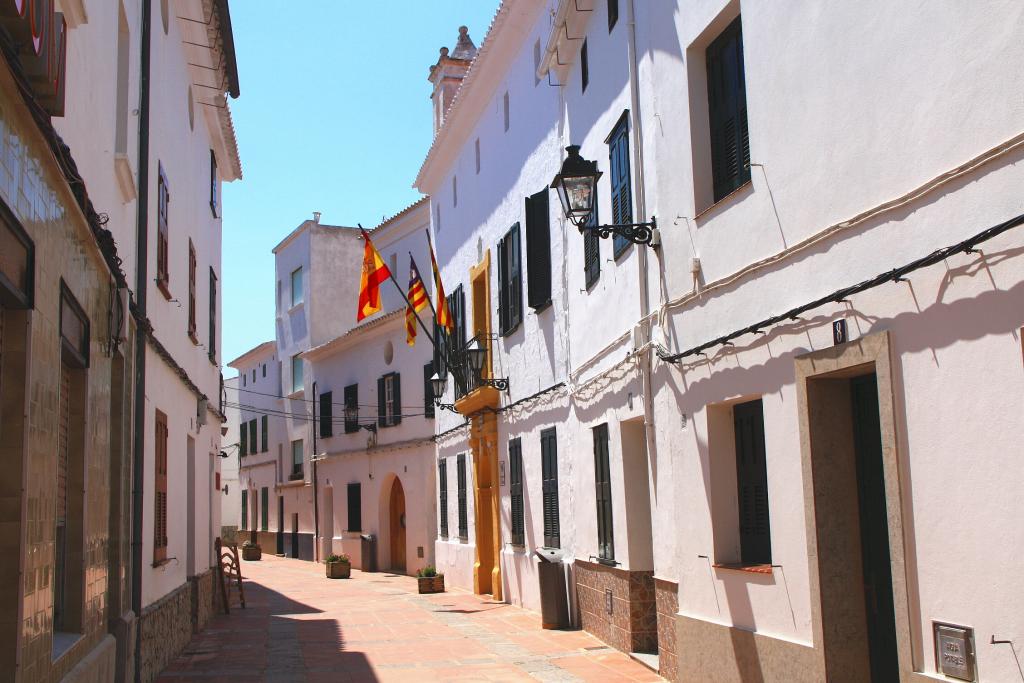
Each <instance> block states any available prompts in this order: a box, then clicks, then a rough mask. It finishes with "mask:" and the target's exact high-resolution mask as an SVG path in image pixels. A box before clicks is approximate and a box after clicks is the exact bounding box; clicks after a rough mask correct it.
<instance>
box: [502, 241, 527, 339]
mask: <svg viewBox="0 0 1024 683" xmlns="http://www.w3.org/2000/svg"><path fill="white" fill-rule="evenodd" d="M498 291H499V298H498V320H499V324H500V326H501V329H500V330H499V331H500V332H501V334H502V336H507V335H509V334H511V333H512V332H513V331H515V329H516V328H517V327H519V323H520V322H522V319H523V273H522V264H521V263H520V260H519V224H518V223H516V224H515V225H513V226H512V228H511V229H510V230H509V231H508V232H507V233H506V234H505V236H504V237H503V238H501V240H499V241H498Z"/></svg>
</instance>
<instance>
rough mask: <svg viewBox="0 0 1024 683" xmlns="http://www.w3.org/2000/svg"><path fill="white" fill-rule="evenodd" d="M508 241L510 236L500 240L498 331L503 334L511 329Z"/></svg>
mask: <svg viewBox="0 0 1024 683" xmlns="http://www.w3.org/2000/svg"><path fill="white" fill-rule="evenodd" d="M507 239H508V235H506V236H505V237H502V238H501V239H500V240H498V331H499V332H501V333H502V334H505V331H506V330H507V329H509V322H508V321H509V313H508V312H509V309H508V290H509V284H508V253H507V252H508V249H507V247H506V246H505V240H507Z"/></svg>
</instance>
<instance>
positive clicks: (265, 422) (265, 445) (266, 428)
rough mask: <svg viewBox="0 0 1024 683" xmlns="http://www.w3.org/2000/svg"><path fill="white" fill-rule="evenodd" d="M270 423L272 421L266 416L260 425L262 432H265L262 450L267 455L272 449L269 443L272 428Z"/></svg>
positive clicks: (262, 418) (261, 419)
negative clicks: (269, 449)
mask: <svg viewBox="0 0 1024 683" xmlns="http://www.w3.org/2000/svg"><path fill="white" fill-rule="evenodd" d="M269 422H270V419H269V418H268V417H267V416H266V415H264V416H263V417H261V418H260V423H261V424H260V426H261V427H262V430H261V431H262V432H263V448H262V449H261V450H262V452H263V453H266V452H267V449H268V448H270V444H269V443H268V442H269V441H270V438H269V436H270V428H269V427H270V425H269Z"/></svg>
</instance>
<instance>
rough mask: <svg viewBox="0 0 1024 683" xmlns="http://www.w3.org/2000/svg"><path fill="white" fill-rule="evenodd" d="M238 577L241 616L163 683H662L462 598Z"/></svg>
mask: <svg viewBox="0 0 1024 683" xmlns="http://www.w3.org/2000/svg"><path fill="white" fill-rule="evenodd" d="M242 572H243V574H245V576H246V581H245V594H246V599H247V604H248V608H247V609H244V610H242V609H233V610H232V612H231V614H230V615H221V616H218V617H216V618H215V619H213V620H212V621H211V622H210V625H209V626H208V627H207V629H206V630H205V631H203V632H202V633H200V634H199V635H198V636H196V637H195V638H194V639H193V640H192V642H191V643H190V644H189V646H188V647H187V648H186V649H185V651H184V652H183V653H182V655H181V656H180V657H178V658H177V659H176V660H174V661H173V662H172V663H171V665H170V666H169V667H168V668H167V670H166V671H164V673H163V674H162V676H161V677H160V678H159V679H158V680H159V681H160V682H161V683H185V682H187V681H203V682H210V681H239V682H241V681H246V682H247V683H254V682H257V681H266V682H267V683H292V682H296V683H297V682H300V681H310V682H321V681H322V682H325V683H326V682H328V681H330V682H332V683H338V682H347V681H407V682H408V681H445V680H459V681H529V680H539V681H661V680H662V679H661V678H660V677H659V676H657V675H656V674H654V673H652V672H651V671H650V670H649V669H647V668H645V667H644V666H643V665H641V664H639V663H638V662H635V661H633V660H632V659H630V658H629V657H628V656H627V655H625V654H622V653H621V652H617V651H615V650H613V649H611V648H610V647H608V646H606V645H605V644H604V643H602V642H601V641H599V640H597V639H596V638H594V637H593V636H591V635H589V634H588V633H586V632H584V631H544V630H542V629H541V628H540V616H539V615H537V614H534V613H532V612H527V611H525V610H522V609H519V608H517V607H513V606H510V605H505V604H497V603H493V602H491V601H490V600H488V599H486V598H483V599H481V598H480V597H477V596H475V595H472V594H469V593H466V592H463V591H451V592H448V593H443V594H439V595H430V596H427V595H423V596H421V595H418V594H417V593H416V580H415V579H414V578H410V577H407V576H396V575H393V574H387V573H377V574H363V573H362V572H359V571H355V570H353V572H352V579H349V580H329V579H327V578H325V577H324V575H323V566H322V565H315V564H312V563H309V562H304V561H300V560H290V559H281V558H277V557H273V556H267V555H264V556H263V560H262V561H260V562H243V563H242Z"/></svg>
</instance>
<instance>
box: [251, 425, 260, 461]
mask: <svg viewBox="0 0 1024 683" xmlns="http://www.w3.org/2000/svg"><path fill="white" fill-rule="evenodd" d="M259 450H260V442H259V441H258V440H257V436H256V418H253V419H251V420H249V452H251V453H258V452H259Z"/></svg>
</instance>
